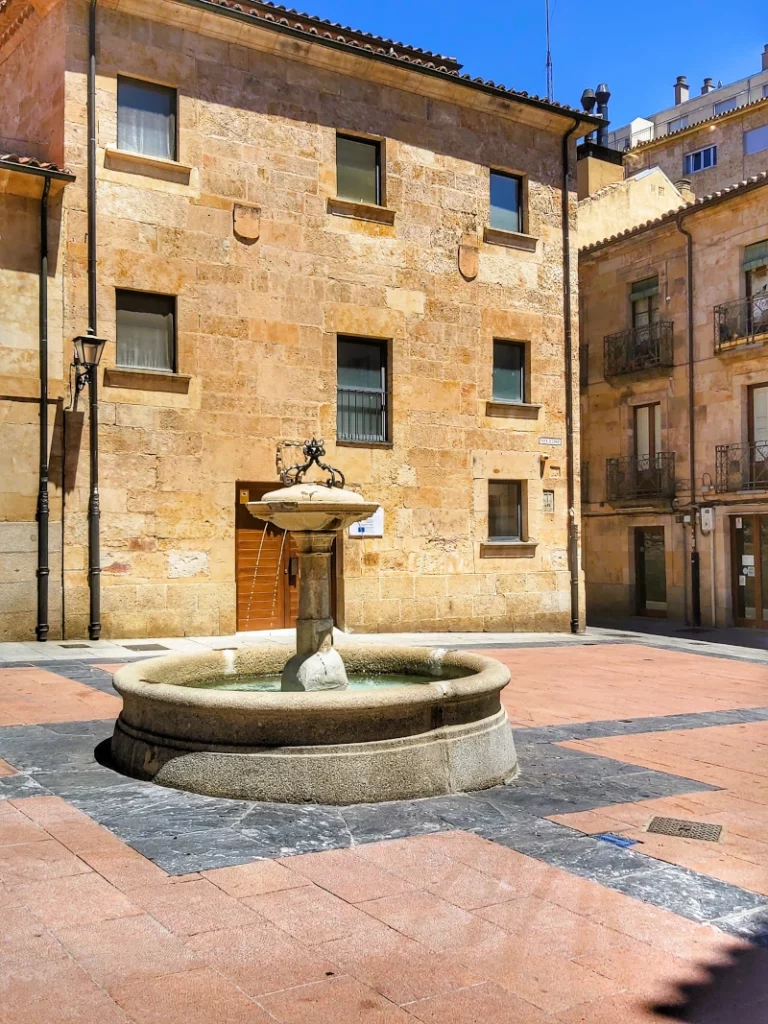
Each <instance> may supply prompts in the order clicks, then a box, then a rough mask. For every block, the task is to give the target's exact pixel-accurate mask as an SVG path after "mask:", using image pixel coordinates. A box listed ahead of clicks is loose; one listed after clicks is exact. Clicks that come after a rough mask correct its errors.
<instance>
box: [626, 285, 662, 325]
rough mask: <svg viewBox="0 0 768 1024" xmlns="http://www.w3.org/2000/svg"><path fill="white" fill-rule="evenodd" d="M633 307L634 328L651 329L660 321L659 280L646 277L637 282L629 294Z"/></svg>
mask: <svg viewBox="0 0 768 1024" xmlns="http://www.w3.org/2000/svg"><path fill="white" fill-rule="evenodd" d="M629 301H630V304H631V306H632V326H633V327H650V326H651V325H652V324H655V323H656V321H657V320H658V319H659V279H658V277H656V276H654V277H645V278H643V280H642V281H635V283H634V284H633V285H632V290H631V291H630V293H629Z"/></svg>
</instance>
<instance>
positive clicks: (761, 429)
mask: <svg viewBox="0 0 768 1024" xmlns="http://www.w3.org/2000/svg"><path fill="white" fill-rule="evenodd" d="M748 400H749V401H748V406H749V407H748V423H749V438H748V440H749V445H750V448H749V454H750V482H751V484H752V486H753V487H756V486H759V487H765V486H766V485H767V484H768V384H757V385H755V386H754V387H751V388H750V389H749V391H748Z"/></svg>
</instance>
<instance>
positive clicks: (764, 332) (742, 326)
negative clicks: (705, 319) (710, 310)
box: [715, 292, 768, 352]
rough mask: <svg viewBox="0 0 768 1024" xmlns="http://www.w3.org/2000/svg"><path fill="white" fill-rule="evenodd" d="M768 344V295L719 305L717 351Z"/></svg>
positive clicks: (716, 336) (717, 312)
mask: <svg viewBox="0 0 768 1024" xmlns="http://www.w3.org/2000/svg"><path fill="white" fill-rule="evenodd" d="M766 341H768V293H763V292H761V293H760V294H759V295H755V296H754V297H753V298H751V299H738V300H737V301H736V302H724V303H723V304H722V305H720V306H715V352H727V351H729V350H730V349H732V348H740V347H741V346H742V345H754V344H763V343H764V342H766Z"/></svg>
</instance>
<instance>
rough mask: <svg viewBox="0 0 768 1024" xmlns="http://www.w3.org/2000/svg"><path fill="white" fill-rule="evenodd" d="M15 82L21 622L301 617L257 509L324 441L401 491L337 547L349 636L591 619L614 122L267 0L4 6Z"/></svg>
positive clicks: (9, 255)
mask: <svg viewBox="0 0 768 1024" xmlns="http://www.w3.org/2000/svg"><path fill="white" fill-rule="evenodd" d="M0 97H2V99H0V105H1V106H2V112H3V116H2V118H0V133H1V134H0V153H5V154H6V156H5V157H3V158H2V159H0V187H2V188H3V191H2V193H0V219H2V228H0V238H2V239H3V248H2V249H1V250H0V376H2V378H3V388H2V397H1V398H0V401H1V402H2V406H3V416H2V419H0V424H1V426H0V430H1V431H2V445H1V446H0V447H1V448H2V452H3V456H2V458H3V460H4V467H3V468H4V472H3V473H2V474H1V475H2V485H1V488H2V489H1V490H0V550H2V551H3V555H2V561H3V571H2V576H1V577H0V638H2V639H14V638H21V637H29V636H32V635H33V634H34V633H35V630H36V629H37V634H38V636H49V637H51V638H53V637H61V636H67V637H82V636H84V635H85V634H86V632H87V633H88V634H89V635H90V636H91V637H96V636H98V635H100V633H102V632H103V635H105V636H112V637H115V636H153V635H154V636H157V635H161V636H162V635H168V636H171V635H183V634H185V633H187V634H224V633H229V632H232V631H234V630H249V629H258V628H275V627H280V626H286V625H290V624H292V622H293V619H294V616H295V594H296V576H295V560H294V558H293V557H292V551H291V548H290V541H287V542H286V540H285V538H284V536H283V535H281V534H277V533H273V532H272V531H271V530H270V529H264V525H263V524H260V523H259V522H258V521H256V520H254V519H252V517H250V516H249V515H248V514H247V511H246V509H245V505H244V503H245V502H246V501H248V500H250V499H251V498H254V497H256V496H257V495H259V494H260V493H261V492H263V491H264V490H266V489H268V488H272V487H274V485H275V483H276V480H277V471H278V470H279V469H280V468H281V467H283V466H286V465H289V464H290V463H292V462H295V461H296V460H297V456H298V455H299V454H300V453H299V450H298V448H297V447H296V446H297V445H298V444H300V443H301V442H302V441H303V440H304V439H306V438H308V437H311V436H319V437H322V438H324V439H325V443H326V450H327V459H328V461H330V462H331V463H333V464H334V465H337V466H340V467H341V468H342V469H343V471H344V473H345V475H346V479H347V486H350V485H351V486H352V487H355V488H360V489H361V490H363V492H364V493H365V494H366V495H367V496H370V497H374V498H376V499H378V500H379V501H380V502H381V505H382V507H383V520H382V519H381V518H380V517H379V518H378V519H377V521H376V522H374V523H372V524H369V527H368V529H367V531H365V530H364V531H354V533H355V535H354V536H345V537H343V538H340V540H339V542H338V544H337V551H336V558H335V566H336V568H335V573H336V588H335V602H336V609H335V613H336V619H337V622H338V624H339V625H340V626H342V627H343V628H346V629H348V630H376V629H380V630H393V629H407V630H428V629H448V630H453V629H475V630H476V629H500V628H503V629H568V628H569V627H570V628H578V626H579V625H580V624H581V623H583V608H581V610H580V603H581V601H583V588H580V587H579V571H580V570H579V562H578V529H579V512H578V501H577V498H575V497H574V494H577V493H578V486H579V481H578V461H579V455H578V439H577V430H578V402H575V403H571V402H570V394H571V391H572V387H573V385H572V381H573V379H574V372H575V371H577V367H578V354H577V353H578V324H577V313H576V302H575V297H576V289H577V272H576V271H577V268H576V259H575V238H574V235H573V233H572V232H573V230H575V194H574V191H573V190H574V187H575V184H574V183H575V147H576V140H577V139H578V138H579V137H580V136H583V134H584V133H585V132H587V131H589V130H590V129H591V128H593V127H594V125H595V121H594V119H591V120H590V119H589V118H587V117H585V116H584V115H583V114H581V113H580V112H578V111H573V110H570V109H569V108H565V107H561V106H559V105H557V104H548V103H546V102H545V101H542V100H539V99H538V98H535V97H530V96H528V95H527V94H524V93H516V92H514V91H512V90H510V89H506V88H505V87H504V86H498V85H495V84H493V83H488V82H481V81H479V80H470V79H469V77H468V76H463V75H462V74H461V66H460V65H459V64H458V63H457V62H456V61H455V60H454V59H452V58H447V57H442V56H439V55H434V54H430V53H427V52H425V51H421V50H417V49H414V48H411V47H407V46H404V45H401V44H397V43H393V42H392V41H390V40H382V39H378V38H377V37H373V36H369V35H366V34H364V33H360V32H356V31H353V30H349V29H345V28H343V27H342V26H335V25H329V24H328V23H327V22H323V21H320V20H317V19H313V18H308V17H305V16H303V15H297V14H295V13H294V12H289V11H286V10H285V9H283V8H279V7H275V6H273V5H271V4H268V3H262V2H257V0H242V2H241V3H239V4H237V5H235V4H226V3H213V2H208V0H156V2H154V3H153V4H152V5H147V4H146V3H142V2H141V0H121V2H120V3H119V4H116V3H114V2H112V0H99V2H95V3H92V4H91V3H87V2H84V0H23V2H22V0H6V2H5V3H4V4H2V5H0ZM52 161H53V162H54V164H53V165H52V164H51V162H52ZM44 165H48V166H44ZM54 165H55V166H54ZM64 167H66V168H67V171H66V173H65V172H64V171H63V170H61V168H64ZM46 174H47V176H48V178H51V176H52V175H55V174H60V175H62V178H61V179H60V183H59V185H57V191H56V194H54V190H52V189H50V188H49V189H48V192H47V193H46V210H47V217H48V228H47V233H46V236H45V237H46V239H47V245H48V250H49V255H48V267H47V272H46V273H44V274H43V277H44V279H45V281H46V283H47V290H48V296H47V305H46V308H47V309H48V310H49V315H48V326H47V353H48V354H47V360H46V359H43V363H44V366H45V368H46V369H47V378H48V380H47V397H46V396H45V395H41V362H40V354H41V352H42V351H43V348H42V334H43V333H44V331H43V322H42V320H41V319H40V318H39V317H38V315H37V310H38V305H39V299H40V292H39V283H40V280H41V275H40V272H39V268H40V251H41V250H40V232H39V225H40V217H41V205H42V198H43V194H42V190H43V183H44V181H45V180H46ZM33 179H34V184H35V186H36V189H34V190H33V189H31V187H30V183H31V182H33ZM65 179H66V180H65ZM9 183H10V184H9ZM25 189H26V190H27V194H21V195H20V194H19V192H22V193H24V191H25ZM564 213H565V216H564ZM572 249H573V255H572ZM569 261H570V262H569ZM568 279H569V285H570V287H569V288H568V289H565V287H564V286H565V283H566V280H568ZM77 338H80V339H85V343H86V344H90V343H89V341H88V339H89V338H101V339H104V342H105V344H104V346H103V355H102V356H101V362H100V364H99V366H98V367H97V368H96V369H95V370H92V371H91V376H92V378H93V381H94V384H93V385H88V386H86V387H85V388H84V389H83V390H82V392H81V393H80V394H79V397H78V398H77V402H76V406H75V407H74V408H73V401H72V398H73V394H74V395H75V396H76V395H77V390H78V389H77V387H76V386H75V387H74V388H73V387H72V386H71V384H72V382H73V381H78V380H79V381H80V382H81V383H82V382H83V380H84V376H83V371H84V369H86V368H87V367H86V365H85V364H84V363H83V362H81V363H80V364H79V365H77V366H74V367H73V366H72V363H73V340H74V339H77ZM79 344H80V345H81V351H85V350H84V349H82V345H83V341H82V340H81V342H80V343H79ZM94 386H96V388H97V390H96V391H95V395H94ZM576 387H577V388H578V385H576ZM94 397H95V399H96V401H95V402H94V401H93V399H94ZM89 398H90V401H89ZM41 402H42V405H43V407H44V408H46V409H47V415H46V416H45V417H44V418H43V425H44V430H43V432H42V433H41V432H40V420H39V408H40V405H41ZM574 404H575V408H574ZM94 410H97V411H98V421H97V420H96V418H95V417H94V415H93V413H94ZM41 437H42V438H43V444H42V445H41V444H40V438H41ZM89 437H90V441H89ZM96 454H98V466H95V465H94V462H93V460H94V456H95V455H96ZM44 463H45V465H43V464H44ZM569 467H571V468H570V470H569ZM43 470H45V474H47V475H49V477H50V482H49V483H46V484H45V486H43V482H42V481H43V477H44V475H45V474H44V472H43ZM96 470H98V477H96ZM96 479H98V491H97V490H96V488H95V486H94V484H95V480H96ZM43 491H45V494H46V496H47V497H46V499H45V501H44V502H43V504H45V505H47V506H48V507H49V512H48V520H49V530H48V541H47V547H46V550H45V551H44V552H41V550H39V542H40V530H39V524H38V523H37V522H36V518H37V519H38V520H39V519H40V516H39V511H38V510H39V507H40V504H41V501H42V499H41V497H40V495H41V493H42V492H43ZM97 541H100V550H99V549H98V547H97V546H96V542H97ZM40 544H41V546H45V545H42V542H40ZM46 569H48V570H49V572H46ZM41 580H42V581H43V582H41ZM46 580H47V589H48V592H49V606H48V610H47V611H45V612H44V613H41V610H40V608H41V606H40V603H39V601H38V600H37V597H36V595H37V594H38V593H39V591H40V590H41V589H43V590H44V589H45V587H44V583H45V581H46ZM98 596H100V606H99V603H98V602H95V600H94V599H95V597H98ZM41 614H42V615H43V617H46V616H47V620H48V621H41Z"/></svg>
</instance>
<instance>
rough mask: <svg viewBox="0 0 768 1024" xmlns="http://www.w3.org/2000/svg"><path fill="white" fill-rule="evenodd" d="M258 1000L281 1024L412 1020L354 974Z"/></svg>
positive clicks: (384, 1023) (407, 1022) (399, 1023)
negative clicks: (355, 977)
mask: <svg viewBox="0 0 768 1024" xmlns="http://www.w3.org/2000/svg"><path fill="white" fill-rule="evenodd" d="M259 1002H260V1003H261V1004H262V1006H264V1007H265V1008H266V1009H267V1010H269V1012H270V1013H271V1014H273V1016H274V1017H275V1018H276V1019H277V1020H279V1021H280V1022H281V1024H359V1022H360V1021H363V1020H364V1021H366V1022H370V1024H413V1018H412V1017H409V1015H408V1014H407V1013H404V1012H403V1010H401V1009H399V1008H398V1007H397V1006H395V1005H394V1004H393V1003H391V1002H389V1000H388V999H384V997H383V996H381V995H379V993H378V992H375V991H374V990H373V989H372V988H369V987H368V986H367V985H363V984H361V983H360V982H359V981H357V980H355V979H354V978H346V977H341V978H328V979H326V980H325V981H319V982H316V983H315V984H314V985H302V986H300V987H299V988H294V989H288V990H287V991H285V992H277V993H275V994H274V995H270V996H262V998H261V999H260V1000H259Z"/></svg>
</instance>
